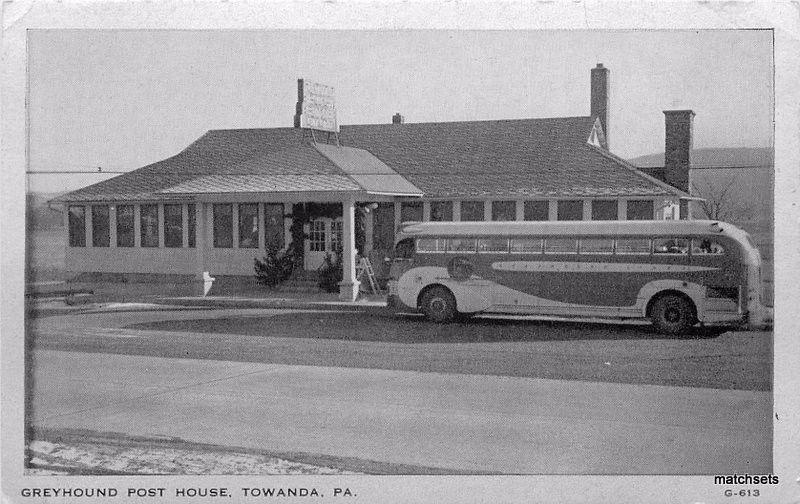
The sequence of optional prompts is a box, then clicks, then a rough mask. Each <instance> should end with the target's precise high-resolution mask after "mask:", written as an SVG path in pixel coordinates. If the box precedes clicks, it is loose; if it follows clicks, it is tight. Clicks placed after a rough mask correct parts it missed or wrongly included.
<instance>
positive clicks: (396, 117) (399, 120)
mask: <svg viewBox="0 0 800 504" xmlns="http://www.w3.org/2000/svg"><path fill="white" fill-rule="evenodd" d="M404 122H406V118H405V117H403V116H402V115H400V112H398V113H396V114H395V115H393V116H392V124H403V123H404Z"/></svg>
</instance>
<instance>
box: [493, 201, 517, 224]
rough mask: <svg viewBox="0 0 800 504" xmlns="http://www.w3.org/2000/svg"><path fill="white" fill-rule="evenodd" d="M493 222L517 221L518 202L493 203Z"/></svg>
mask: <svg viewBox="0 0 800 504" xmlns="http://www.w3.org/2000/svg"><path fill="white" fill-rule="evenodd" d="M492 220H493V221H513V220H517V202H516V201H492Z"/></svg>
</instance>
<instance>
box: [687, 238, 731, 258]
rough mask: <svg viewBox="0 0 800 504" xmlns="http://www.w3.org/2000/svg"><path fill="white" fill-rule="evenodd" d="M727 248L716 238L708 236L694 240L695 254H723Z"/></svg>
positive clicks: (693, 251)
mask: <svg viewBox="0 0 800 504" xmlns="http://www.w3.org/2000/svg"><path fill="white" fill-rule="evenodd" d="M724 253H725V248H724V247H723V246H722V245H720V244H719V243H717V242H716V241H714V240H710V239H708V238H695V239H693V240H692V254H693V255H722V254H724Z"/></svg>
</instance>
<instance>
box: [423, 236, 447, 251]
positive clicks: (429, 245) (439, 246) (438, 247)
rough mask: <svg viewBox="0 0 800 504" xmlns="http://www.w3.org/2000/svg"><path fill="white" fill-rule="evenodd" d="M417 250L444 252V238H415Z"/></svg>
mask: <svg viewBox="0 0 800 504" xmlns="http://www.w3.org/2000/svg"><path fill="white" fill-rule="evenodd" d="M417 252H444V239H442V238H420V239H418V240H417Z"/></svg>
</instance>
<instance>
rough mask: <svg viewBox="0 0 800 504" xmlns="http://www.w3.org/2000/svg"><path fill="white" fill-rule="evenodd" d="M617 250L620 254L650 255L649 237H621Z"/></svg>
mask: <svg viewBox="0 0 800 504" xmlns="http://www.w3.org/2000/svg"><path fill="white" fill-rule="evenodd" d="M616 250H617V254H619V255H650V240H649V239H647V238H619V239H618V240H617V248H616Z"/></svg>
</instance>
